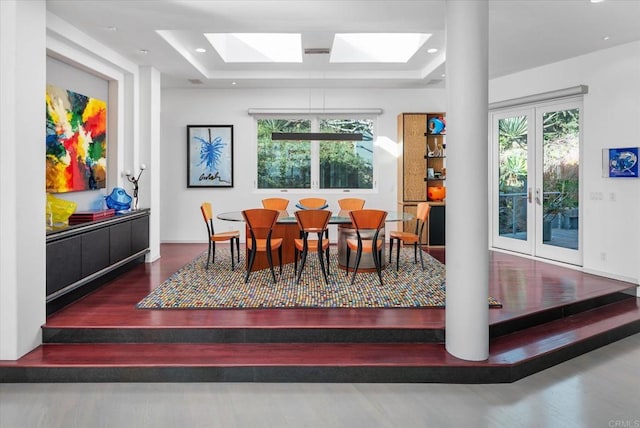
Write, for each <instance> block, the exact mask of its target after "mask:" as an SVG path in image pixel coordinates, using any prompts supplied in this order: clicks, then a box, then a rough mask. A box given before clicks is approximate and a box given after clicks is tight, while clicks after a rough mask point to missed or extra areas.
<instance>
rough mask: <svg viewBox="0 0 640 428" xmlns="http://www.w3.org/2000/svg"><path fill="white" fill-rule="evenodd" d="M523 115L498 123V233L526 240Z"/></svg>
mask: <svg viewBox="0 0 640 428" xmlns="http://www.w3.org/2000/svg"><path fill="white" fill-rule="evenodd" d="M527 126H528V125H527V116H514V117H507V118H504V119H500V120H499V121H498V133H499V135H498V142H499V149H498V150H499V167H498V168H499V171H498V173H499V175H498V177H499V205H498V207H499V208H498V209H499V212H498V218H499V223H498V224H499V234H500V236H503V237H506V238H513V239H520V240H523V241H526V240H527V174H528V172H527Z"/></svg>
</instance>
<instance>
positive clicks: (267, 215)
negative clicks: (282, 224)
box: [242, 208, 279, 239]
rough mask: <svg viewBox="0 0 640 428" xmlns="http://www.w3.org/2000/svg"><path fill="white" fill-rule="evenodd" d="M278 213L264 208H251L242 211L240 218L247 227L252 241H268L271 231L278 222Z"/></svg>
mask: <svg viewBox="0 0 640 428" xmlns="http://www.w3.org/2000/svg"><path fill="white" fill-rule="evenodd" d="M278 215H279V212H278V211H277V210H268V209H266V208H253V209H249V210H244V211H242V217H244V220H245V221H246V222H247V226H249V231H250V232H251V237H252V238H254V239H269V238H270V237H271V230H272V229H273V226H274V225H275V224H276V222H277V221H278Z"/></svg>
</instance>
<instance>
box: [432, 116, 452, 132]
mask: <svg viewBox="0 0 640 428" xmlns="http://www.w3.org/2000/svg"><path fill="white" fill-rule="evenodd" d="M428 126H429V133H430V134H431V135H440V134H444V130H445V128H446V126H447V124H446V122H445V121H444V118H443V117H432V118H431V119H429V122H428Z"/></svg>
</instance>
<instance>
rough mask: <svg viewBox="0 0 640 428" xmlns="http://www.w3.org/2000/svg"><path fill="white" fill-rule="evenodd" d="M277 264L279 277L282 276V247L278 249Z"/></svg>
mask: <svg viewBox="0 0 640 428" xmlns="http://www.w3.org/2000/svg"><path fill="white" fill-rule="evenodd" d="M278 264H279V265H280V276H282V245H281V246H279V247H278Z"/></svg>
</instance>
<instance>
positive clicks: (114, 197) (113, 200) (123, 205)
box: [105, 187, 133, 212]
mask: <svg viewBox="0 0 640 428" xmlns="http://www.w3.org/2000/svg"><path fill="white" fill-rule="evenodd" d="M132 200H133V198H132V197H131V196H129V195H127V192H125V190H124V189H123V188H122V187H114V188H113V190H112V191H111V194H110V195H109V196H107V197H106V198H105V202H106V203H107V208H113V209H114V210H116V211H117V212H120V211H129V210H130V209H131V201H132Z"/></svg>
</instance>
